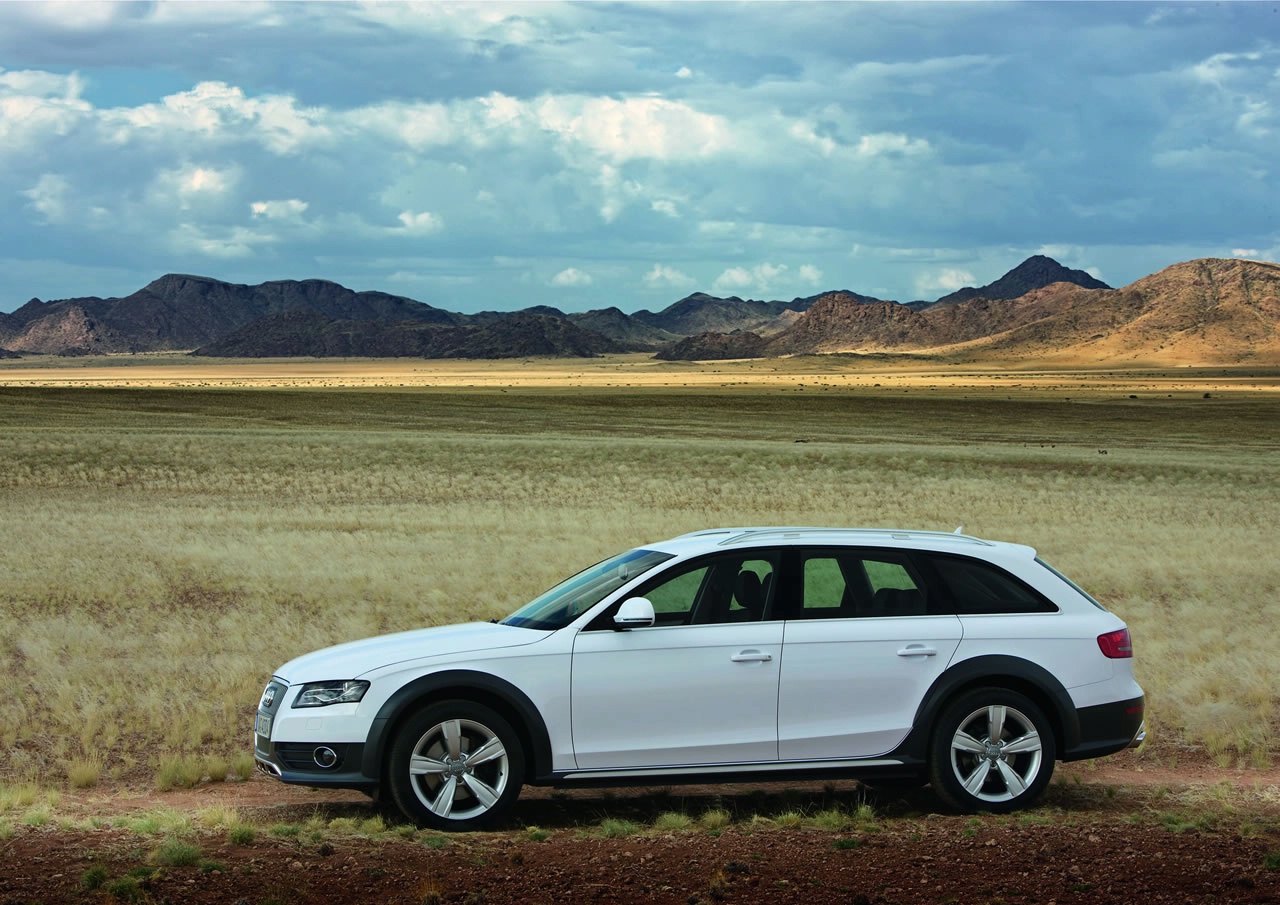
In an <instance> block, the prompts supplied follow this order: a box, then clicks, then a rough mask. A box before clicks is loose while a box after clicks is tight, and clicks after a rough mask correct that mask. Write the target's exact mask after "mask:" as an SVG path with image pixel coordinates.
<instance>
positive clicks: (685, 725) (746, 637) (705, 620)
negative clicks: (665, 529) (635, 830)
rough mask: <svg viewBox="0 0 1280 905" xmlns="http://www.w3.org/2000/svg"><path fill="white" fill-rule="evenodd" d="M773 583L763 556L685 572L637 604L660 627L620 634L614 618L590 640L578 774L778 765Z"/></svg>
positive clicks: (576, 665) (588, 635)
mask: <svg viewBox="0 0 1280 905" xmlns="http://www.w3.org/2000/svg"><path fill="white" fill-rule="evenodd" d="M775 572H776V559H775V558H774V557H773V556H772V554H769V553H767V552H766V553H761V552H760V551H751V552H743V553H738V554H734V555H729V556H725V555H718V556H715V557H708V558H704V559H700V560H695V561H692V562H690V563H684V564H681V565H679V566H676V567H673V568H672V569H670V570H668V571H667V572H664V573H663V574H661V575H659V576H657V577H655V578H654V579H653V580H652V581H651V582H649V583H647V584H646V585H644V586H641V587H640V588H639V589H638V590H637V592H636V595H635V596H643V597H646V598H648V599H649V600H650V601H651V602H652V603H653V605H654V610H655V612H656V614H657V622H656V623H655V624H654V625H653V626H651V627H647V628H638V629H631V630H629V631H615V630H613V629H612V628H611V627H610V626H609V617H610V614H608V613H606V614H605V617H603V618H601V619H598V620H596V621H595V622H593V623H592V625H591V626H588V628H586V629H584V630H583V631H581V632H580V633H579V634H578V637H577V639H576V640H575V642H574V649H573V674H572V680H571V691H570V694H571V707H572V719H573V747H574V754H575V756H576V758H577V764H578V768H579V769H625V768H631V767H635V768H653V767H665V766H689V765H710V764H740V763H769V762H772V761H774V760H776V759H777V756H778V738H777V726H778V667H779V663H780V660H781V657H782V631H783V627H782V623H781V622H780V621H777V620H775V619H772V618H771V615H772V614H771V608H772V597H773V584H774V582H773V577H774V574H775Z"/></svg>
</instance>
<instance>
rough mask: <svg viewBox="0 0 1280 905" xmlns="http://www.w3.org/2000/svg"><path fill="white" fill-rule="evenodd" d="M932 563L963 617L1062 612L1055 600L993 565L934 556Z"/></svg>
mask: <svg viewBox="0 0 1280 905" xmlns="http://www.w3.org/2000/svg"><path fill="white" fill-rule="evenodd" d="M930 563H931V564H932V566H933V568H934V569H935V570H936V571H937V573H938V576H939V577H940V578H941V579H942V580H943V582H945V583H946V585H947V588H948V590H950V592H951V596H952V598H953V599H954V600H955V603H956V612H957V613H958V614H959V615H961V616H978V615H987V614H1009V613H1056V612H1058V607H1057V606H1056V605H1054V603H1053V601H1051V600H1049V599H1048V598H1047V597H1045V596H1044V595H1043V594H1041V593H1040V592H1038V591H1036V590H1034V589H1033V588H1031V587H1030V586H1029V585H1027V584H1025V583H1024V582H1022V581H1020V580H1019V579H1017V578H1014V577H1013V576H1012V575H1010V574H1009V573H1008V572H1006V571H1004V570H1003V569H1000V568H997V567H996V566H993V565H991V564H990V563H986V562H982V561H980V560H976V559H965V558H963V557H959V556H934V557H930Z"/></svg>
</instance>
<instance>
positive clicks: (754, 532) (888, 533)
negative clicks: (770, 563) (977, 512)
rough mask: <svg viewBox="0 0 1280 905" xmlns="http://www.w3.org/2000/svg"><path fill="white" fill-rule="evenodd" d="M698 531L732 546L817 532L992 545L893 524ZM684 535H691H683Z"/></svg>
mask: <svg viewBox="0 0 1280 905" xmlns="http://www.w3.org/2000/svg"><path fill="white" fill-rule="evenodd" d="M696 533H697V534H703V535H707V534H724V533H731V536H730V537H727V538H725V539H724V540H722V541H721V542H720V544H719V545H720V546H721V547H729V546H734V545H736V544H745V543H756V542H758V541H762V540H767V539H769V538H771V537H773V538H779V539H782V538H796V537H811V536H818V535H836V536H838V537H865V538H867V539H871V538H873V537H874V538H886V539H890V540H914V539H921V540H924V539H929V540H945V541H950V542H952V543H962V544H975V545H979V546H983V547H990V546H993V545H992V543H991V541H987V540H983V539H982V538H980V537H970V536H969V535H967V534H955V533H953V532H950V531H914V530H899V529H896V528H812V527H810V528H804V527H795V528H742V529H739V530H736V531H732V532H728V531H727V529H720V530H718V531H701V532H696ZM685 536H686V537H689V536H692V535H685Z"/></svg>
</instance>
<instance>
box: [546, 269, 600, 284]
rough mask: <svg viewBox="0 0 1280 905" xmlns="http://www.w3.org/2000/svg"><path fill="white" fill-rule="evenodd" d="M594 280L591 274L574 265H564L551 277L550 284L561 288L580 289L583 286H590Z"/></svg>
mask: <svg viewBox="0 0 1280 905" xmlns="http://www.w3.org/2000/svg"><path fill="white" fill-rule="evenodd" d="M592 282H594V281H593V280H592V279H591V274H589V273H584V272H583V271H581V270H579V269H578V268H576V267H566V268H565V269H564V270H562V271H560V272H559V273H557V274H556V275H555V276H553V277H552V278H551V283H550V285H552V286H559V287H561V288H570V289H580V288H582V287H583V286H590V285H591V284H592Z"/></svg>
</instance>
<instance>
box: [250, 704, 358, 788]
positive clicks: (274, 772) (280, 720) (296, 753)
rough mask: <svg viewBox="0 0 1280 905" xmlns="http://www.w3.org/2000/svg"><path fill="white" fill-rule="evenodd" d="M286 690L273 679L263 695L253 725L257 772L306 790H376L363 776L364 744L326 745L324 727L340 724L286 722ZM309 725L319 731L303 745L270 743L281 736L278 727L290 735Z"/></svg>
mask: <svg viewBox="0 0 1280 905" xmlns="http://www.w3.org/2000/svg"><path fill="white" fill-rule="evenodd" d="M287 690H288V685H286V684H285V683H284V682H283V681H282V680H279V679H273V680H272V681H271V683H270V684H269V685H267V688H266V690H265V691H264V692H263V695H262V702H261V703H260V705H259V707H258V712H257V714H256V716H255V718H254V722H253V757H254V761H255V762H256V764H257V767H258V771H259V772H261V773H264V774H266V775H268V776H272V777H274V778H276V779H279V780H281V781H282V782H288V783H296V784H299V785H306V786H326V787H330V788H335V787H336V788H352V789H369V788H372V787H374V786H376V785H377V784H378V782H377V780H376V779H374V778H372V777H370V776H368V775H367V774H366V772H365V763H364V756H365V744H364V742H336V741H326V740H325V736H327V735H328V733H327V732H325V729H326V727H327V728H330V729H332V728H334V726H335V725H337V726H339V728H341V727H340V723H332V722H331V721H325V722H323V723H322V722H320V721H319V720H317V719H315V718H310V719H307V720H305V721H304V720H300V719H298V718H296V717H294V718H287V717H286V711H285V710H284V700H285V697H286V694H285V693H286V691H287ZM310 722H315V724H316V725H315V728H316V729H317V730H318V731H317V732H316V734H315V735H314V736H311V737H310V738H308V739H307V740H306V741H289V742H286V741H273V740H272V737H273V736H277V737H278V736H279V735H281V727H283V728H284V730H285V732H287V733H288V734H290V735H293V734H294V732H293V731H290V729H291V728H292V729H294V730H297V729H299V728H300V727H303V728H305V727H307V724H308V723H310ZM297 734H302V735H306V734H307V733H306V732H298V733H297Z"/></svg>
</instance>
